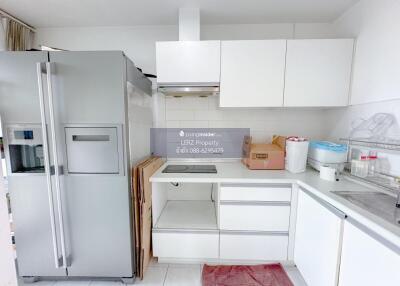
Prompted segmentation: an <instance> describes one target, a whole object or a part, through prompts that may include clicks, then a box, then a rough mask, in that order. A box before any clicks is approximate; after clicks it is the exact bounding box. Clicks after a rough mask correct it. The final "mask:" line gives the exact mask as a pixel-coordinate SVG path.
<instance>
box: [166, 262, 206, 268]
mask: <svg viewBox="0 0 400 286" xmlns="http://www.w3.org/2000/svg"><path fill="white" fill-rule="evenodd" d="M168 265H169V268H193V269H201V267H202V264H181V263H170V264H168Z"/></svg>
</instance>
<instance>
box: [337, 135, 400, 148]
mask: <svg viewBox="0 0 400 286" xmlns="http://www.w3.org/2000/svg"><path fill="white" fill-rule="evenodd" d="M340 141H342V142H346V143H347V144H348V145H349V146H360V147H368V148H376V149H381V150H392V151H400V140H390V141H386V142H378V141H370V140H368V139H352V138H340Z"/></svg>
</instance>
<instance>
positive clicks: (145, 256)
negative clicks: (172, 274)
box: [132, 157, 164, 279]
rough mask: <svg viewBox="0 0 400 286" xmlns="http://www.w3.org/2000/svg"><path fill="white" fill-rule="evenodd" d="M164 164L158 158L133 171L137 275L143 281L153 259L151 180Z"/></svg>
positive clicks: (137, 166)
mask: <svg viewBox="0 0 400 286" xmlns="http://www.w3.org/2000/svg"><path fill="white" fill-rule="evenodd" d="M163 164H164V160H163V159H161V158H158V157H150V158H147V159H146V160H143V161H141V162H139V163H138V164H137V165H136V166H134V168H133V169H132V199H133V202H132V204H133V215H134V219H133V221H134V226H133V229H134V231H135V235H134V238H135V248H136V261H135V262H136V275H137V277H139V278H140V279H143V277H144V274H145V272H146V269H147V267H148V265H149V263H150V260H151V257H152V251H151V229H152V213H151V209H152V208H151V202H152V194H151V191H152V189H151V183H150V181H149V178H150V177H151V176H152V175H153V174H154V173H155V172H156V171H157V169H158V168H160V167H161V166H162V165H163Z"/></svg>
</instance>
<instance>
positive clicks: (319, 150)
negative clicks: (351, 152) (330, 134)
mask: <svg viewBox="0 0 400 286" xmlns="http://www.w3.org/2000/svg"><path fill="white" fill-rule="evenodd" d="M308 158H311V159H312V160H315V161H318V162H321V163H323V164H325V163H326V164H338V163H345V162H346V161H347V145H345V144H336V143H333V142H329V141H311V142H310V148H309V151H308Z"/></svg>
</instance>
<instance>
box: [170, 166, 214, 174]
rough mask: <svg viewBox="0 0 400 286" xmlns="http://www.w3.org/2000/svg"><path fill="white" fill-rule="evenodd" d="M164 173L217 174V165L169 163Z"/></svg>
mask: <svg viewBox="0 0 400 286" xmlns="http://www.w3.org/2000/svg"><path fill="white" fill-rule="evenodd" d="M162 172H163V173H192V174H203V173H204V174H216V173H217V168H216V167H215V165H168V166H167V167H166V168H165V169H164V170H163V171H162Z"/></svg>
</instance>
